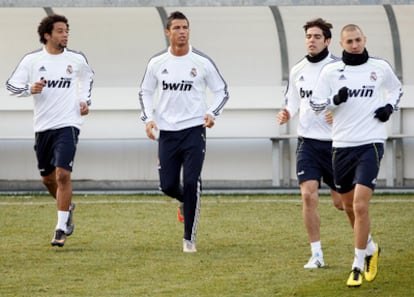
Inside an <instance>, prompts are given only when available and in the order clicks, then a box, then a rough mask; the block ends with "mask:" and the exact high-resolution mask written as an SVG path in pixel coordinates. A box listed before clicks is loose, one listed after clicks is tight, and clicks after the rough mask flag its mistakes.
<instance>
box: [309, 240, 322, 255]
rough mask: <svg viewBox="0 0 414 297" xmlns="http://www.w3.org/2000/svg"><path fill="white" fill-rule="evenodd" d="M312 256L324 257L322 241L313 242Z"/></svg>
mask: <svg viewBox="0 0 414 297" xmlns="http://www.w3.org/2000/svg"><path fill="white" fill-rule="evenodd" d="M311 251H312V256H319V257H323V252H322V244H321V241H315V242H311Z"/></svg>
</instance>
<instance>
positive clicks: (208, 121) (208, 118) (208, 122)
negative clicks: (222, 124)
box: [203, 114, 214, 128]
mask: <svg viewBox="0 0 414 297" xmlns="http://www.w3.org/2000/svg"><path fill="white" fill-rule="evenodd" d="M213 126H214V118H213V116H212V115H211V114H206V115H205V116H204V125H203V127H204V128H211V127H213Z"/></svg>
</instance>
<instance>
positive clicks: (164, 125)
mask: <svg viewBox="0 0 414 297" xmlns="http://www.w3.org/2000/svg"><path fill="white" fill-rule="evenodd" d="M206 87H208V88H209V89H210V90H211V91H212V92H213V93H214V100H213V102H212V104H211V106H210V108H208V107H207V103H206V99H207V98H206ZM157 89H158V96H159V102H158V105H157V108H156V111H155V113H154V115H153V107H154V104H153V99H154V94H155V92H156V90H157ZM228 98H229V94H228V92H227V84H226V82H225V81H224V79H223V77H222V76H221V74H220V72H219V71H218V69H217V67H216V65H215V64H214V62H213V61H212V60H211V59H210V58H209V57H208V56H206V55H205V54H203V53H201V52H200V51H198V50H196V49H194V48H192V47H191V46H190V50H189V52H188V54H186V55H184V56H174V55H172V54H171V50H170V48H168V50H165V51H163V52H162V53H160V54H157V55H155V56H154V57H152V58H151V59H150V61H149V63H148V66H147V69H146V71H145V74H144V78H143V80H142V83H141V91H140V93H139V100H140V104H141V120H142V121H144V122H145V123H148V122H149V121H151V120H155V121H156V123H157V125H158V128H159V129H160V130H168V131H178V130H182V129H186V128H189V127H195V126H198V125H202V124H204V116H205V115H206V114H211V115H212V116H213V117H216V116H218V115H219V114H220V113H221V111H222V109H223V107H224V105H225V103H226V102H227V100H228Z"/></svg>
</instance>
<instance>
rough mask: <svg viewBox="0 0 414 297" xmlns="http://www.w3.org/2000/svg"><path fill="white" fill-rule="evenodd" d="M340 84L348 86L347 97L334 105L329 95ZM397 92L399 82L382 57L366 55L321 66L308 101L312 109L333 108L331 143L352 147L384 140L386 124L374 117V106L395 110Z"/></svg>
mask: <svg viewBox="0 0 414 297" xmlns="http://www.w3.org/2000/svg"><path fill="white" fill-rule="evenodd" d="M342 87H347V88H348V89H349V91H348V94H349V97H348V100H347V101H346V102H344V103H341V104H340V105H335V104H334V103H333V96H334V95H336V94H337V93H338V90H339V89H340V88H342ZM401 95H402V90H401V83H400V81H399V80H398V78H397V76H396V75H395V74H394V72H393V70H392V68H391V66H390V65H389V64H388V63H387V62H386V61H384V60H383V59H379V58H372V57H370V58H369V59H368V61H367V62H366V63H364V64H362V65H357V66H350V65H345V64H344V62H343V61H342V60H340V61H337V62H332V63H330V64H327V65H326V66H325V67H324V68H323V69H322V71H321V74H320V76H319V80H318V83H317V86H316V87H315V89H314V92H313V96H312V99H311V105H312V108H313V110H315V111H320V110H323V109H325V108H329V109H333V127H332V140H333V146H334V147H353V146H359V145H363V144H368V143H374V142H380V143H384V142H385V139H386V138H387V131H386V126H385V123H383V122H381V121H379V120H378V119H377V118H374V116H375V110H377V109H378V108H380V107H383V106H385V105H387V104H391V105H392V106H393V108H394V111H396V110H398V104H399V101H400V97H401Z"/></svg>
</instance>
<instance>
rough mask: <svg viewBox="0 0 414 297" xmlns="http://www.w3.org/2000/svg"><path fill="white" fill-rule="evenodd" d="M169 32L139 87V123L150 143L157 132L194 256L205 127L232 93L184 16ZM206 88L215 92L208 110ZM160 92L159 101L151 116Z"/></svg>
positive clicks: (172, 21) (170, 190)
mask: <svg viewBox="0 0 414 297" xmlns="http://www.w3.org/2000/svg"><path fill="white" fill-rule="evenodd" d="M165 34H166V35H167V36H168V38H169V41H170V46H169V47H168V48H167V49H166V50H164V51H163V52H161V53H159V54H157V55H155V56H153V57H152V58H151V59H150V61H149V63H148V66H147V69H146V71H145V74H144V78H143V80H142V83H141V86H140V89H141V90H140V92H139V100H140V104H141V119H142V121H143V122H144V123H145V124H146V127H145V131H146V133H147V135H148V137H149V138H150V139H154V140H155V139H156V134H157V133H156V132H157V131H158V129H159V139H158V158H159V177H160V189H161V191H163V192H164V193H165V194H166V195H168V196H170V197H172V198H175V199H177V200H178V201H179V202H180V207H179V211H178V217H179V220H180V221H184V238H183V252H185V253H194V252H197V249H196V232H197V225H198V222H199V212H200V195H201V177H200V175H201V170H202V166H203V162H204V154H205V150H206V128H211V127H213V126H214V122H215V119H216V117H217V116H218V115H220V113H221V111H222V109H223V107H224V105H225V103H226V102H227V100H228V98H229V94H228V92H227V84H226V82H225V81H224V79H223V77H222V76H221V74H220V72H219V70H218V69H217V67H216V65H215V64H214V62H213V61H212V60H211V59H210V58H209V57H208V56H207V55H205V54H203V53H202V52H200V51H198V50H196V49H195V48H193V47H192V46H191V45H190V43H189V34H190V25H189V21H188V19H187V17H186V16H185V15H184V14H183V13H181V12H179V11H176V12H173V13H171V14H170V16H169V17H168V22H167V26H166V29H165ZM206 87H208V88H209V89H210V90H211V91H212V92H213V93H214V100H213V102H212V104H211V106H210V107H209V108H207V106H206ZM157 89H158V96H159V100H158V101H159V102H158V106H157V108H156V110H155V113H154V114H153V97H154V94H155V92H156V90H157ZM181 171H182V179H183V181H182V184H181ZM182 212H184V213H182Z"/></svg>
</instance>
